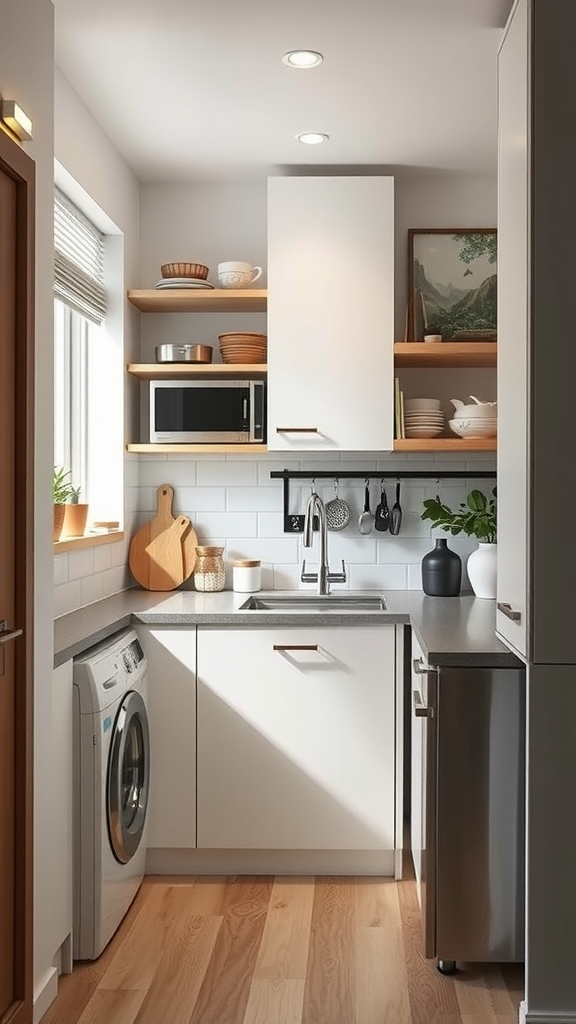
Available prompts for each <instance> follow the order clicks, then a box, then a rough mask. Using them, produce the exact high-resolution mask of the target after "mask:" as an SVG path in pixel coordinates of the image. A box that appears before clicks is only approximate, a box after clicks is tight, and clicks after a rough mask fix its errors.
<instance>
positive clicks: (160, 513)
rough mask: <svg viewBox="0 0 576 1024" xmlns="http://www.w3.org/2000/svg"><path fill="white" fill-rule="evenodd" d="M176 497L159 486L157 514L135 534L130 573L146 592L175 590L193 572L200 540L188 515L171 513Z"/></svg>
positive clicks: (168, 489)
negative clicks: (183, 521)
mask: <svg viewBox="0 0 576 1024" xmlns="http://www.w3.org/2000/svg"><path fill="white" fill-rule="evenodd" d="M173 497H174V488H173V487H171V486H170V484H160V486H159V487H158V488H157V490H156V505H157V512H156V515H155V516H154V518H153V519H150V520H149V522H147V523H144V525H143V526H141V527H140V528H139V530H137V531H136V533H135V534H134V536H133V538H132V540H131V542H130V551H129V554H128V565H129V566H130V572H131V573H132V575H133V576H134V578H135V580H137V582H138V583H139V584H140V586H141V587H145V588H146V590H175V588H176V587H179V586H180V584H181V583H183V582H184V580H187V579H188V577H189V576H191V575H192V572H193V571H194V565H195V562H196V545H197V544H198V537H197V536H196V531H195V530H194V529H193V527H192V526H191V525H190V520H189V519H188V517H187V516H178V517H177V518H176V517H175V516H174V515H173V514H172V500H173ZM182 520H186V524H183V523H182ZM175 524H176V525H175ZM164 534H167V536H163V535H164ZM152 545H153V546H152ZM150 549H151V550H150ZM180 577H181V578H180ZM175 580H177V581H178V582H175Z"/></svg>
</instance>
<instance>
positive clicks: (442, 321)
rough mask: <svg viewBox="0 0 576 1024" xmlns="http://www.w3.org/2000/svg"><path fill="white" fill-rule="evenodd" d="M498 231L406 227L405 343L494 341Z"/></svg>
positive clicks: (489, 229)
mask: <svg viewBox="0 0 576 1024" xmlns="http://www.w3.org/2000/svg"><path fill="white" fill-rule="evenodd" d="M496 273H497V248H496V228H410V229H409V231H408V324H407V328H408V331H407V340H408V341H422V340H423V338H424V335H425V334H439V335H441V336H442V340H443V341H496Z"/></svg>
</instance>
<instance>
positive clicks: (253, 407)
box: [244, 380, 256, 441]
mask: <svg viewBox="0 0 576 1024" xmlns="http://www.w3.org/2000/svg"><path fill="white" fill-rule="evenodd" d="M246 401H247V399H246V398H245V399H244V402H246ZM255 415H256V402H255V395H254V381H253V380H251V381H250V423H249V425H248V433H249V437H250V440H251V441H253V440H254V431H255V423H254V417H255ZM245 418H246V416H245Z"/></svg>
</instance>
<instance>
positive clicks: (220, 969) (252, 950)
mask: <svg viewBox="0 0 576 1024" xmlns="http://www.w3.org/2000/svg"><path fill="white" fill-rule="evenodd" d="M272 887H273V879H272V878H270V877H260V876H249V875H245V876H244V875H243V876H239V878H238V879H236V880H235V881H234V882H233V883H231V884H229V885H227V886H226V893H225V898H224V903H223V906H222V917H223V920H222V924H221V927H220V930H219V932H218V937H217V939H216V942H215V945H214V949H213V953H212V957H211V960H210V963H209V965H208V970H207V971H206V974H205V976H204V979H203V983H202V987H201V989H200V994H199V996H198V1000H197V1002H196V1005H195V1007H194V1011H193V1013H192V1015H191V1016H190V1022H189V1024H238V1022H239V1021H242V1020H243V1019H244V1014H245V1012H246V1008H247V1005H248V998H249V994H250V983H251V979H252V975H253V972H254V966H255V964H256V960H257V957H258V950H259V947H260V942H261V939H262V933H263V930H264V926H265V923H266V914H267V912H268V906H269V903H270V895H271V893H272Z"/></svg>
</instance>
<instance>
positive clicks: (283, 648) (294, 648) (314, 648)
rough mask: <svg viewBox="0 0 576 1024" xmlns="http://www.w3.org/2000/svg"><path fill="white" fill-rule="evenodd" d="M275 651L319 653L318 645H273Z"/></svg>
mask: <svg viewBox="0 0 576 1024" xmlns="http://www.w3.org/2000/svg"><path fill="white" fill-rule="evenodd" d="M272 650H273V651H317V650H318V644H273V645H272Z"/></svg>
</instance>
